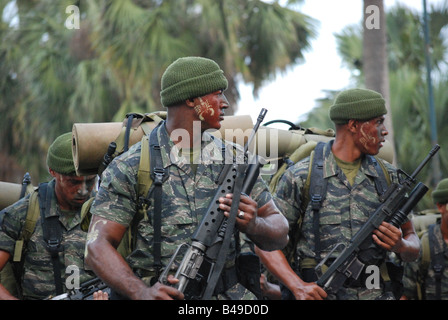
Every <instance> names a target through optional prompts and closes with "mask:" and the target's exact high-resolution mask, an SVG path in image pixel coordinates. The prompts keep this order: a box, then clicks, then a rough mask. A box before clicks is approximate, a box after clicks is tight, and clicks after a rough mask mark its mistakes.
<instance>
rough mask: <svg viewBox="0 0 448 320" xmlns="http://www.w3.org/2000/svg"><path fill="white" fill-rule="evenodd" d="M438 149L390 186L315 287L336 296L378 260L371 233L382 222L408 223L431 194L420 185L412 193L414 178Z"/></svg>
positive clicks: (322, 262)
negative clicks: (414, 211) (426, 196)
mask: <svg viewBox="0 0 448 320" xmlns="http://www.w3.org/2000/svg"><path fill="white" fill-rule="evenodd" d="M439 149H440V146H439V145H435V146H434V147H433V148H432V149H431V151H430V152H429V154H428V155H427V157H426V158H425V159H424V160H423V161H422V162H421V163H420V165H419V166H418V167H417V169H416V170H415V171H414V173H413V174H412V175H411V176H408V175H406V176H407V178H406V179H405V180H404V181H403V182H401V183H400V182H399V183H393V184H391V185H390V187H389V188H388V189H387V191H386V192H385V193H384V195H382V196H381V197H380V200H381V201H382V204H381V205H380V206H379V207H378V208H377V209H376V211H375V213H374V214H373V215H372V216H371V217H370V218H369V219H368V220H367V222H366V223H365V224H364V225H363V227H362V228H361V229H360V230H359V231H358V232H357V233H356V234H355V235H354V237H353V238H352V239H351V240H350V242H349V244H348V245H347V246H345V247H344V249H343V250H342V252H341V254H340V255H339V256H338V257H337V258H336V260H335V261H334V262H333V263H332V264H331V265H330V266H329V268H328V269H327V270H326V272H325V273H324V274H322V276H320V277H319V279H318V280H317V282H316V283H317V284H318V285H319V286H321V287H322V288H323V289H324V290H325V291H326V292H327V293H336V292H337V291H338V290H339V289H340V288H341V286H343V285H344V283H345V282H346V280H347V279H353V280H357V279H358V277H359V276H360V274H361V272H362V271H363V270H364V267H365V266H366V265H367V264H368V263H369V262H371V261H373V260H375V256H374V254H375V253H374V250H373V251H372V250H367V249H368V248H372V247H375V248H377V247H376V245H375V244H374V243H373V241H372V238H371V237H372V232H373V231H374V230H375V229H377V228H378V227H379V225H380V224H381V223H382V222H383V221H386V222H389V223H391V224H392V225H394V226H395V227H397V228H399V227H400V226H401V225H402V224H403V223H404V222H405V220H406V218H407V216H408V214H409V213H410V212H411V210H412V209H413V208H414V207H415V205H416V204H417V203H418V202H419V201H420V200H421V199H422V198H423V196H424V195H425V194H426V192H427V191H428V188H427V187H426V186H425V185H424V184H423V183H421V182H418V183H417V184H416V185H415V187H414V188H413V189H412V191H411V187H412V185H413V184H415V177H416V176H417V174H418V173H419V172H420V171H421V169H422V168H423V167H424V166H425V165H426V164H427V163H428V161H429V160H430V159H431V158H432V157H433V156H434V155H435V154H436V152H437V151H438V150H439ZM401 172H402V171H401ZM402 173H404V172H402ZM409 192H410V193H409ZM338 246H339V245H337V246H336V247H335V248H333V250H332V251H331V252H330V253H329V254H328V255H327V257H326V258H325V259H324V260H322V261H321V262H320V263H319V264H318V265H317V266H316V268H315V271H316V273H319V272H320V268H321V267H322V265H323V264H324V263H325V262H326V260H327V259H328V258H329V257H330V256H331V255H332V253H333V252H334V251H335V250H336V249H337V248H338Z"/></svg>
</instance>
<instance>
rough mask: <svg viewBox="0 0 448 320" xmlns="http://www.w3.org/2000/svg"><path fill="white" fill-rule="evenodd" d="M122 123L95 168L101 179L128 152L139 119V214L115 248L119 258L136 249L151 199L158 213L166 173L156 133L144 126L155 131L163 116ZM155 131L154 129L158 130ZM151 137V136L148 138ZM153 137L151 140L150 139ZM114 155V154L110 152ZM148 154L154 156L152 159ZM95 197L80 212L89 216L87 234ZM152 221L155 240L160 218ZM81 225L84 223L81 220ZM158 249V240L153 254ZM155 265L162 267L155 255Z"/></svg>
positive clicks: (132, 116)
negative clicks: (120, 156)
mask: <svg viewBox="0 0 448 320" xmlns="http://www.w3.org/2000/svg"><path fill="white" fill-rule="evenodd" d="M126 118H127V119H125V120H124V121H123V123H124V124H125V125H123V129H122V130H121V132H120V134H119V135H118V136H117V138H116V139H115V141H114V142H113V143H114V144H115V147H114V148H109V150H108V153H107V154H106V155H105V156H104V158H105V159H104V161H103V163H102V164H101V165H100V167H99V168H98V175H99V176H101V174H102V172H103V171H104V169H105V168H106V167H107V165H108V164H109V163H110V162H111V161H112V160H113V159H114V158H115V157H117V156H118V155H120V154H122V153H124V152H126V151H127V150H128V148H129V141H130V136H131V134H132V133H133V132H135V130H134V131H131V128H132V122H133V120H134V119H138V121H137V124H138V126H141V127H142V129H143V132H144V135H143V136H142V138H141V140H140V141H141V156H140V162H139V168H138V172H137V184H138V186H137V190H138V208H139V210H138V212H137V215H136V217H134V219H133V221H132V224H131V225H130V226H129V228H128V229H127V230H126V232H125V234H124V235H123V238H122V240H121V242H120V244H119V246H118V247H117V251H118V252H119V253H120V254H121V256H122V257H124V258H126V257H127V256H128V255H129V254H130V253H131V252H132V251H133V250H134V247H135V242H136V237H133V236H132V235H133V234H135V232H136V229H137V225H138V223H139V222H140V221H141V220H142V219H146V218H147V209H148V206H149V204H150V201H151V197H153V199H154V209H155V211H156V212H159V211H161V198H162V195H161V191H162V190H161V189H162V188H161V184H162V183H163V182H164V181H166V180H167V179H168V177H169V176H168V171H167V170H164V168H163V165H162V162H161V161H162V160H161V159H162V157H161V155H160V147H159V146H158V145H157V139H156V135H155V132H156V130H155V129H154V130H153V129H151V128H150V126H148V125H147V122H154V123H155V124H156V125H157V127H158V125H160V123H161V122H162V121H163V120H164V119H165V118H166V112H153V113H146V114H139V113H130V114H127V115H126ZM157 127H156V128H157ZM151 133H154V134H151ZM150 137H152V139H150ZM111 151H113V152H111ZM151 154H152V155H153V156H151ZM153 182H155V183H154V185H153ZM93 200H94V197H92V198H90V199H89V200H88V201H87V202H86V203H85V205H84V206H83V208H82V211H81V216H88V217H89V219H88V220H86V230H88V227H89V224H90V217H91V214H90V207H91V205H92V203H93ZM155 217H157V218H155V221H154V228H155V230H154V233H155V234H154V238H155V239H158V238H159V239H160V237H161V235H160V231H159V230H160V227H157V226H160V223H161V222H160V219H159V217H160V215H155ZM83 221H84V220H83ZM158 247H160V240H159V241H155V248H156V249H155V252H158V251H160V250H158V249H157V248H158ZM155 255H156V257H155V261H156V264H157V265H159V264H160V265H161V263H160V262H159V261H160V257H159V256H158V255H157V254H156V253H155Z"/></svg>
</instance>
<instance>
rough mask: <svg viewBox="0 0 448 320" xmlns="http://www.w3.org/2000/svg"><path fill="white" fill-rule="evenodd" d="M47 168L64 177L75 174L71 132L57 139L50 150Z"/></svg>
mask: <svg viewBox="0 0 448 320" xmlns="http://www.w3.org/2000/svg"><path fill="white" fill-rule="evenodd" d="M47 166H48V167H49V168H51V169H53V170H54V171H56V172H57V173H60V174H63V175H72V174H75V164H74V162H73V155H72V133H71V132H67V133H64V134H63V135H61V136H59V137H57V138H56V140H54V141H53V143H52V144H51V146H50V148H48V153H47Z"/></svg>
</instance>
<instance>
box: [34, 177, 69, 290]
mask: <svg viewBox="0 0 448 320" xmlns="http://www.w3.org/2000/svg"><path fill="white" fill-rule="evenodd" d="M52 197H53V188H51V187H50V185H49V184H48V183H41V184H39V206H40V215H41V223H42V231H43V239H44V241H45V243H46V244H47V250H48V252H49V253H50V256H51V263H52V265H53V275H54V283H55V287H56V294H57V295H59V294H62V293H63V290H62V279H61V264H60V261H59V252H61V251H62V246H61V241H62V229H61V224H60V222H59V216H58V215H55V216H49V215H48V214H47V213H49V212H50V207H51V199H52Z"/></svg>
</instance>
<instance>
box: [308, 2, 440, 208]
mask: <svg viewBox="0 0 448 320" xmlns="http://www.w3.org/2000/svg"><path fill="white" fill-rule="evenodd" d="M428 9H429V10H428V15H429V21H430V28H429V29H430V38H431V50H430V52H431V64H432V68H433V73H432V75H433V77H432V79H433V96H434V105H435V109H436V110H435V112H436V121H437V123H436V126H437V134H438V139H439V144H440V145H441V147H442V148H441V149H440V151H439V153H438V155H439V158H440V168H441V171H442V172H441V174H442V178H443V177H447V176H448V162H447V160H448V149H447V148H446V146H445V143H444V139H445V137H446V136H448V129H447V126H446V123H447V121H448V91H447V90H446V88H447V87H448V77H447V76H446V70H447V67H448V66H447V61H446V57H447V55H448V48H447V45H448V42H447V41H446V31H447V28H448V2H446V1H445V2H443V3H441V5H439V6H432V7H431V8H428ZM386 13H387V18H386V19H387V37H388V43H387V45H388V61H389V77H390V78H389V79H390V103H391V108H392V122H393V128H394V136H395V146H396V148H397V150H396V152H397V165H398V166H399V167H400V168H401V169H403V170H404V171H405V172H408V173H409V174H410V173H412V172H413V171H414V170H415V168H416V165H417V164H418V163H419V162H420V161H422V160H423V158H424V156H425V155H426V154H427V153H428V152H429V150H430V149H431V145H432V142H431V124H430V119H429V103H428V86H427V79H426V69H425V55H424V50H425V42H424V38H423V17H422V14H418V13H417V12H413V11H412V10H410V9H409V8H407V7H405V6H400V5H398V6H396V7H393V8H391V9H390V11H389V12H386ZM336 39H337V44H338V51H339V54H340V56H341V57H342V60H343V62H344V65H345V66H347V67H348V68H349V69H350V70H351V72H352V75H353V80H354V81H355V85H356V86H361V87H362V86H363V75H362V26H349V27H347V28H346V29H345V30H343V31H342V32H340V33H339V34H337V35H336ZM334 94H335V93H333V94H331V95H328V98H329V99H325V100H323V101H320V102H321V103H320V105H319V106H318V107H316V108H315V109H313V110H312V111H311V112H310V113H309V115H308V119H307V121H305V122H304V123H302V124H304V125H305V127H307V126H308V127H309V126H316V127H319V128H327V127H328V122H327V121H328V119H327V118H325V117H324V115H328V108H329V106H330V104H331V102H332V101H333V99H334ZM329 101H330V103H329ZM432 177H433V173H432V167H431V165H428V166H426V167H425V168H424V169H423V171H422V172H421V173H420V174H419V177H418V178H419V179H421V180H422V181H423V182H425V184H426V185H428V186H429V187H430V188H431V187H434V185H435V182H434V181H433V178H432ZM436 182H437V181H436ZM430 194H431V192H428V193H427V196H426V197H425V199H424V200H422V201H421V202H420V204H419V207H420V209H425V208H430V207H432V206H433V204H432V201H431V199H430Z"/></svg>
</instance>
